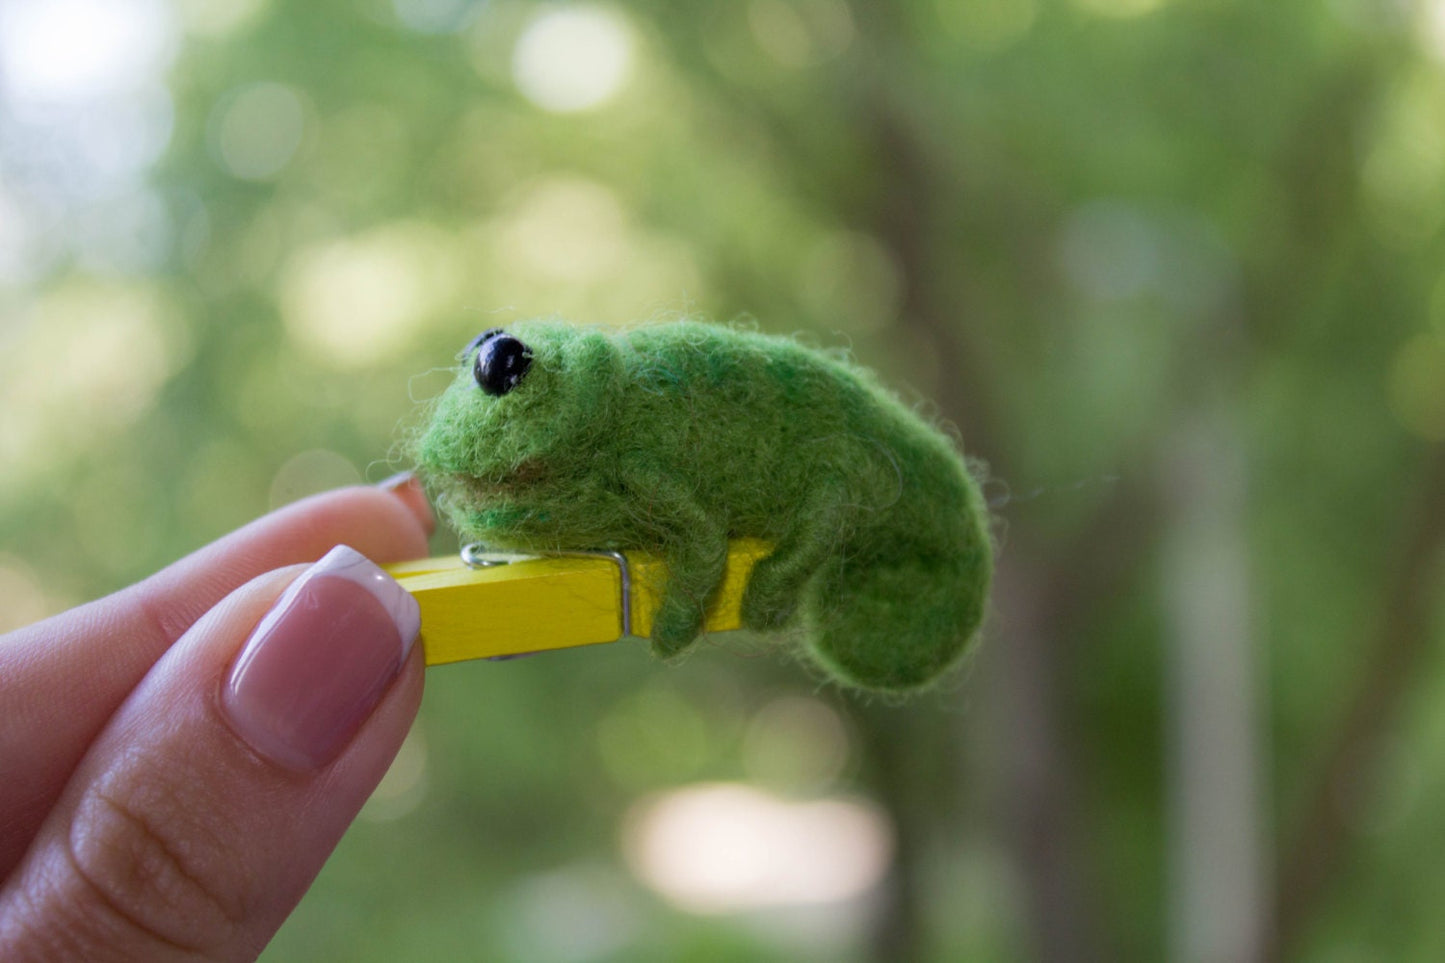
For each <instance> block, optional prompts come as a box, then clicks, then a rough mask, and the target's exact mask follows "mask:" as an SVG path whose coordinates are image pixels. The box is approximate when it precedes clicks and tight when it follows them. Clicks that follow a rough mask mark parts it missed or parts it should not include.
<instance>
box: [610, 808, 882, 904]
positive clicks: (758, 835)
mask: <svg viewBox="0 0 1445 963" xmlns="http://www.w3.org/2000/svg"><path fill="white" fill-rule="evenodd" d="M623 846H624V853H625V855H626V857H627V860H628V864H629V865H630V866H631V867H632V870H633V872H634V873H636V874H637V876H638V878H639V879H640V880H642V882H644V883H645V884H646V885H648V886H649V887H651V888H652V889H654V890H655V891H657V892H658V893H659V894H660V895H662V896H663V897H664V898H666V899H667V900H669V901H670V902H672V903H673V904H674V905H676V906H678V907H679V908H681V909H684V910H687V911H689V912H693V913H700V914H720V913H737V912H743V911H747V910H758V909H767V908H771V907H786V906H806V905H817V904H826V903H840V902H845V901H848V900H853V899H857V898H859V897H861V896H863V895H865V894H866V893H867V892H868V891H869V890H871V889H872V888H873V887H874V886H876V885H877V884H878V882H879V881H880V880H881V879H882V878H883V875H884V873H885V872H886V871H887V869H888V865H889V862H890V861H891V859H892V853H893V840H892V833H891V830H890V827H889V825H888V823H887V821H886V819H885V818H884V816H883V814H882V813H881V812H880V811H879V810H878V808H877V807H876V806H873V805H871V804H869V803H866V802H863V801H860V800H856V799H841V798H840V799H820V800H815V801H810V802H789V801H787V800H784V799H780V798H778V797H777V796H774V795H772V794H770V793H766V792H763V791H761V790H759V789H756V788H753V787H751V786H747V785H742V784H737V783H715V784H703V785H695V786H688V787H686V788H683V789H678V790H676V791H673V792H669V793H666V794H663V795H660V796H658V797H656V798H653V799H650V800H647V801H645V802H643V803H640V804H639V806H638V807H637V808H636V809H635V810H634V811H633V812H632V813H631V814H629V817H628V820H627V823H626V827H625V830H624V838H623Z"/></svg>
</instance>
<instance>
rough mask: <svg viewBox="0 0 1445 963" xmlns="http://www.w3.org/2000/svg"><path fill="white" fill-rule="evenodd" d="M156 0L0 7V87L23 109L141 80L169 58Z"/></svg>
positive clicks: (103, 93)
mask: <svg viewBox="0 0 1445 963" xmlns="http://www.w3.org/2000/svg"><path fill="white" fill-rule="evenodd" d="M172 32H173V31H172V23H171V19H170V15H169V12H168V10H167V9H166V6H165V5H164V4H163V3H162V2H161V0H28V2H26V0H20V2H15V0H9V2H6V3H3V4H0V89H3V90H4V93H5V96H6V99H8V100H10V101H11V102H12V103H14V104H16V105H17V106H20V107H22V108H25V107H53V106H58V105H63V104H73V103H77V102H85V101H91V100H97V99H102V98H106V97H109V96H112V95H113V94H114V93H115V92H116V91H117V90H128V89H130V88H132V87H134V86H136V85H138V84H140V83H143V82H145V81H147V80H149V79H150V78H151V77H152V76H153V74H154V73H155V71H156V70H158V69H159V67H160V65H162V64H164V63H165V62H167V61H168V60H169V57H170V54H171V46H172V40H173V37H172Z"/></svg>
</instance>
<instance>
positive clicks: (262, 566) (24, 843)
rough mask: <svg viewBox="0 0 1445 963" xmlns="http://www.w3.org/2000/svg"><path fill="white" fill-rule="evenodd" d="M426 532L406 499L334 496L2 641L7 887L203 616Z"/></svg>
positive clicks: (1, 810)
mask: <svg viewBox="0 0 1445 963" xmlns="http://www.w3.org/2000/svg"><path fill="white" fill-rule="evenodd" d="M428 521H429V515H427V514H426V513H425V505H424V504H423V505H421V506H420V510H419V509H418V506H417V505H416V504H415V499H414V498H413V497H412V494H411V492H410V491H409V489H407V490H403V491H400V492H388V491H382V490H379V489H374V488H365V487H358V488H348V489H342V490H339V491H334V492H327V493H325V494H322V495H317V496H314V497H312V498H308V499H304V500H302V501H300V502H297V503H295V504H293V505H290V506H288V507H286V508H283V509H281V510H280V511H277V512H273V513H272V514H270V515H267V516H265V517H263V518H261V519H258V520H257V521H255V522H252V523H251V524H250V525H247V526H246V527H244V528H241V529H239V530H238V531H236V532H233V533H231V534H230V535H228V536H226V537H225V538H222V539H220V540H219V541H217V542H215V543H213V544H211V545H208V546H206V547H205V548H202V549H200V550H199V551H197V552H195V553H193V554H191V555H189V556H187V557H186V558H183V559H181V560H180V561H178V562H176V563H175V564H174V565H171V566H170V567H169V568H166V569H164V570H162V571H161V572H159V573H157V574H156V575H154V576H152V577H151V578H148V579H146V580H145V581H143V582H141V583H139V584H137V585H134V586H132V587H130V588H128V589H125V590H123V591H121V592H117V593H116V594H114V595H111V596H107V597H106V598H103V599H100V600H98V601H95V602H92V603H90V604H88V605H84V606H81V607H79V608H77V609H73V610H71V611H70V612H67V613H65V614H63V615H59V616H56V617H54V618H51V619H48V620H46V621H44V622H41V623H39V624H37V625H34V626H30V627H29V628H26V629H21V630H20V631H18V632H13V633H11V634H10V635H7V636H4V637H0V760H3V762H4V771H5V776H6V778H5V779H4V780H0V878H3V877H4V876H6V875H7V874H8V873H9V872H10V871H11V869H13V867H14V866H15V863H16V862H17V861H18V860H19V859H20V856H21V855H22V854H23V853H24V851H25V849H26V848H27V847H28V846H29V844H30V840H31V837H32V836H33V835H34V833H35V831H36V829H37V827H39V825H40V823H41V821H42V820H43V819H44V817H45V814H46V813H47V812H48V811H49V809H50V807H51V806H52V805H54V803H55V799H56V797H57V796H58V795H59V793H60V790H61V788H62V787H63V786H64V785H65V783H66V781H67V780H68V779H69V778H70V774H71V772H72V770H73V769H74V768H75V765H76V763H78V762H79V761H80V758H81V756H82V755H83V754H84V753H85V750H86V748H87V747H88V746H89V745H90V743H91V741H92V740H93V739H94V738H95V736H96V734H97V733H98V732H99V731H100V730H101V728H102V727H103V726H104V725H105V723H106V721H107V720H108V719H109V718H110V717H111V714H112V713H114V712H115V710H116V708H117V707H118V706H119V705H120V704H121V702H122V700H124V699H125V697H126V695H127V694H128V693H129V692H130V691H131V689H133V688H134V687H135V685H136V684H137V683H138V682H139V681H140V680H141V678H143V677H144V676H145V674H146V672H147V671H148V670H149V669H150V668H151V666H152V665H153V664H154V663H155V661H156V660H157V659H158V658H159V657H160V656H161V654H162V653H164V652H165V651H166V650H167V649H168V648H169V647H170V646H171V645H172V644H173V643H174V642H175V640H176V639H177V638H179V637H180V635H181V634H182V633H183V632H185V631H186V630H187V629H189V628H190V627H191V625H192V624H193V623H194V622H195V621H196V620H197V619H198V618H200V617H201V615H202V614H203V613H205V612H206V611H207V610H209V609H210V608H211V607H212V606H214V605H215V604H216V603H217V602H219V601H220V600H221V599H222V598H224V597H225V596H226V594H227V593H229V592H230V591H231V590H233V589H234V588H236V587H237V586H238V585H241V584H243V583H245V582H246V581H247V580H249V579H251V578H254V577H255V576H257V575H259V574H261V573H263V572H267V571H271V570H273V569H276V568H279V567H281V566H283V565H290V564H294V563H299V562H310V561H314V560H316V559H317V558H320V557H321V556H322V555H324V554H325V553H326V552H327V551H329V550H330V549H331V548H332V547H333V546H335V545H338V544H341V543H345V544H349V545H351V546H352V547H354V548H356V549H357V550H358V551H360V552H361V553H362V554H363V555H366V556H367V557H368V558H371V559H373V560H374V561H377V562H388V561H398V560H402V559H408V558H418V557H421V556H424V555H425V554H426V549H427V542H426V537H427V534H428V531H429V529H428V525H427V523H428Z"/></svg>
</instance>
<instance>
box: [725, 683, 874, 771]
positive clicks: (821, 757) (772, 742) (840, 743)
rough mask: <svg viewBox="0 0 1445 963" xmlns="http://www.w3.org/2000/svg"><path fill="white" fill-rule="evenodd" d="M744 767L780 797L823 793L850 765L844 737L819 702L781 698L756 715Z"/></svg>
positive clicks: (828, 709) (748, 735) (750, 727)
mask: <svg viewBox="0 0 1445 963" xmlns="http://www.w3.org/2000/svg"><path fill="white" fill-rule="evenodd" d="M742 755H743V767H744V770H745V771H746V772H747V774H748V776H749V777H751V779H752V780H753V781H755V782H758V783H761V784H763V785H766V786H770V787H773V788H775V789H778V790H780V791H784V792H801V791H807V790H814V791H816V790H820V789H824V788H826V787H827V786H828V785H829V784H830V783H832V782H833V781H834V780H836V779H837V778H838V776H839V775H840V774H841V773H842V772H843V767H844V766H845V765H846V764H847V762H848V731H847V729H846V728H845V727H844V725H843V720H842V719H840V718H839V717H838V713H836V712H834V711H833V709H832V708H831V707H829V706H828V705H826V704H824V703H823V702H820V701H818V700H817V699H809V698H804V697H802V696H783V697H781V698H778V699H775V700H773V701H772V702H769V703H768V704H767V705H765V706H764V707H763V708H762V709H760V710H759V711H758V713H757V715H755V716H754V717H753V719H752V721H751V722H750V723H749V724H748V729H747V733H746V735H745V736H744V739H743V752H742Z"/></svg>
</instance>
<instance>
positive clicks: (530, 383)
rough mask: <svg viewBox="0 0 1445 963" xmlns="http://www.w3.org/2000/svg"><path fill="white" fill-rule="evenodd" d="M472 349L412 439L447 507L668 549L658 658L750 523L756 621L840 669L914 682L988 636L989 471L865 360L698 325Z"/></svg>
mask: <svg viewBox="0 0 1445 963" xmlns="http://www.w3.org/2000/svg"><path fill="white" fill-rule="evenodd" d="M461 360H462V364H461V366H460V368H459V370H458V372H457V377H456V381H455V382H454V383H453V384H452V385H451V387H450V388H448V389H447V390H446V391H445V392H444V393H443V394H442V395H441V397H440V398H438V399H437V400H436V401H435V402H434V403H433V409H432V411H431V414H430V421H429V423H428V424H427V425H426V427H425V428H424V430H423V431H422V432H421V433H420V434H419V435H418V436H417V437H416V438H415V439H414V446H415V447H414V452H413V454H414V456H415V459H416V461H417V463H418V466H419V469H420V471H421V473H422V475H423V477H424V478H425V479H426V481H427V483H428V484H429V485H430V486H431V487H432V489H433V490H434V491H435V492H436V493H437V494H438V495H439V503H440V504H441V505H442V506H443V508H444V510H445V511H446V513H447V514H448V515H449V516H450V517H451V520H452V521H453V523H455V525H456V526H457V528H458V529H459V530H460V531H461V532H462V534H463V535H464V536H465V537H467V538H469V539H474V540H477V541H479V542H481V543H483V544H485V545H486V546H487V547H488V548H493V549H501V550H508V551H520V552H547V551H556V550H569V549H571V550H575V549H598V548H609V549H647V550H652V551H655V552H657V553H659V554H660V555H661V556H662V558H663V559H664V560H665V561H666V564H667V573H668V574H667V583H666V588H665V592H664V594H663V598H662V602H661V605H660V608H659V609H658V611H657V613H656V616H655V619H654V626H653V633H652V646H653V651H654V652H655V653H656V654H657V655H660V656H664V657H665V656H670V655H673V654H675V653H678V652H681V651H682V650H683V649H685V648H686V647H687V646H689V645H690V644H691V643H692V642H693V641H694V640H695V639H696V638H697V637H698V635H699V634H700V633H701V631H702V625H703V614H704V610H705V609H706V607H707V604H708V601H709V599H710V598H711V597H712V595H713V594H714V592H715V591H716V589H717V587H718V585H719V583H720V580H721V578H722V572H723V565H724V562H725V560H726V558H727V552H728V540H729V538H734V537H739V536H753V537H756V538H760V539H764V540H766V541H769V542H771V543H773V544H774V545H775V546H776V548H775V549H774V551H773V553H772V554H771V555H769V556H768V557H767V558H764V559H763V560H761V561H760V562H758V564H757V567H756V569H755V570H754V572H753V575H752V577H751V579H750V580H749V582H748V586H747V589H746V591H745V593H744V595H743V605H742V618H743V623H744V624H745V625H746V626H748V627H749V628H752V629H756V630H762V631H766V630H772V629H778V628H781V627H784V626H788V625H794V624H796V625H798V626H799V627H800V628H801V630H802V634H803V636H804V638H805V639H806V645H807V648H808V650H809V652H810V653H811V654H812V656H813V657H814V658H815V659H816V661H817V662H818V664H819V665H821V666H822V667H823V668H824V669H825V670H826V671H827V672H828V673H829V674H830V675H831V676H833V677H834V678H835V679H837V680H839V681H840V682H842V683H844V684H847V685H853V686H858V687H862V688H867V689H879V690H889V691H902V690H909V689H916V688H918V687H920V686H923V685H926V684H927V683H929V682H930V681H932V680H933V679H935V678H936V677H937V676H938V675H939V674H940V673H941V672H943V671H944V670H945V669H947V668H948V667H949V666H950V665H952V664H953V663H954V662H956V661H957V660H958V659H959V657H960V656H961V655H962V654H963V653H964V652H965V651H966V650H967V648H968V646H969V643H970V640H971V639H972V638H973V636H974V635H975V633H976V632H977V631H978V627H979V623H980V622H981V621H982V618H983V614H984V608H985V603H986V599H987V594H988V585H989V579H990V576H991V573H992V569H993V558H992V544H991V541H990V538H989V532H988V515H987V510H986V508H985V506H984V503H983V499H982V496H981V494H980V491H979V487H978V484H977V483H976V481H975V480H974V479H973V477H972V476H970V474H969V472H968V470H967V468H966V467H965V465H964V461H963V458H962V457H961V455H960V454H959V452H958V451H957V449H956V448H955V446H954V444H953V443H952V442H951V441H950V440H949V439H948V438H947V437H946V436H944V435H943V434H942V433H940V432H939V431H938V430H937V429H936V428H934V427H933V426H932V425H930V424H928V423H927V422H926V421H924V420H923V419H922V418H920V417H919V416H918V415H917V414H915V413H914V412H913V411H911V410H909V409H908V408H907V407H906V406H904V405H903V404H902V403H901V402H900V401H899V400H898V399H897V398H896V397H895V396H894V395H893V394H891V393H890V392H888V391H887V390H885V389H884V388H883V387H881V386H880V385H879V384H878V382H877V381H876V379H875V378H874V376H873V375H872V374H871V373H870V372H868V371H866V370H864V369H862V368H859V367H856V366H854V365H852V364H849V363H847V362H845V361H842V360H839V359H838V358H836V357H833V356H830V355H827V354H824V353H822V352H819V351H817V350H814V349H810V348H807V347H804V346H803V345H801V344H799V343H798V342H796V341H793V340H791V339H788V338H781V337H771V336H767V335H762V334H757V333H755V332H751V331H740V330H734V329H731V328H728V327H723V326H719V325H710V324H704V323H699V322H691V321H682V322H674V323H669V324H657V325H650V326H643V327H637V328H632V329H629V330H622V331H610V330H606V329H598V328H588V327H581V326H576V325H571V324H567V323H563V322H558V321H525V322H520V323H517V324H514V325H512V326H511V327H509V328H507V329H505V330H501V329H495V330H491V331H487V332H485V333H484V334H482V335H480V336H478V337H477V338H476V339H475V340H473V341H472V343H471V344H469V345H468V346H467V347H466V349H465V351H464V352H463V354H462V355H461Z"/></svg>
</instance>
